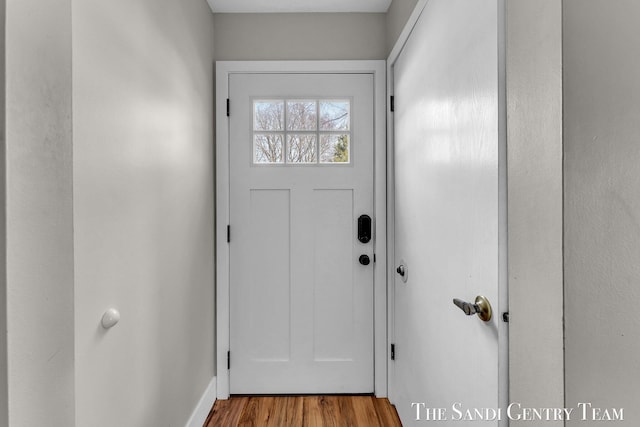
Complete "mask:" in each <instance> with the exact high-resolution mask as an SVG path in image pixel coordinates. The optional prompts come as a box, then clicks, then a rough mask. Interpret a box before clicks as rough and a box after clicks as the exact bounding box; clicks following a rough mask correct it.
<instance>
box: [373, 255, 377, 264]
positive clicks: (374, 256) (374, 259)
mask: <svg viewBox="0 0 640 427" xmlns="http://www.w3.org/2000/svg"><path fill="white" fill-rule="evenodd" d="M373 262H376V254H373Z"/></svg>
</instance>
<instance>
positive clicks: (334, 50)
mask: <svg viewBox="0 0 640 427" xmlns="http://www.w3.org/2000/svg"><path fill="white" fill-rule="evenodd" d="M214 16H215V18H214V19H215V56H216V60H218V61H229V60H252V61H257V60H290V59H291V60H292V59H296V60H304V59H308V60H315V59H336V60H339V59H345V60H350V59H351V60H353V59H385V57H386V54H387V52H386V50H385V44H386V33H385V14H384V13H268V14H254V13H217V14H215V15H214Z"/></svg>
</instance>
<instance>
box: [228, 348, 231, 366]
mask: <svg viewBox="0 0 640 427" xmlns="http://www.w3.org/2000/svg"><path fill="white" fill-rule="evenodd" d="M227 369H231V352H230V351H227Z"/></svg>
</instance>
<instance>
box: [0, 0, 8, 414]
mask: <svg viewBox="0 0 640 427" xmlns="http://www.w3.org/2000/svg"><path fill="white" fill-rule="evenodd" d="M6 6H7V2H6V1H5V0H0V48H1V49H2V51H1V52H0V201H1V203H2V207H1V208H0V239H1V240H0V426H4V425H7V424H8V422H9V418H8V416H9V415H8V412H7V410H8V408H7V403H8V400H7V399H8V395H7V259H6V254H7V224H6V215H5V208H6V206H7V197H6V192H5V185H6V179H5V178H6V175H5V174H6V172H7V168H6V163H5V148H6V147H5V143H4V141H5V136H4V131H5V129H4V121H5V112H6V105H5V96H4V95H5V94H4V92H5V78H4V77H5V73H4V62H5V61H4V57H5V52H6V50H5V37H4V30H5V25H4V18H5V10H6Z"/></svg>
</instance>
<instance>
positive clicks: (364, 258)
mask: <svg viewBox="0 0 640 427" xmlns="http://www.w3.org/2000/svg"><path fill="white" fill-rule="evenodd" d="M358 261H360V264H362V265H369V263H370V262H371V260H370V259H369V255H360V258H359V259H358Z"/></svg>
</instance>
